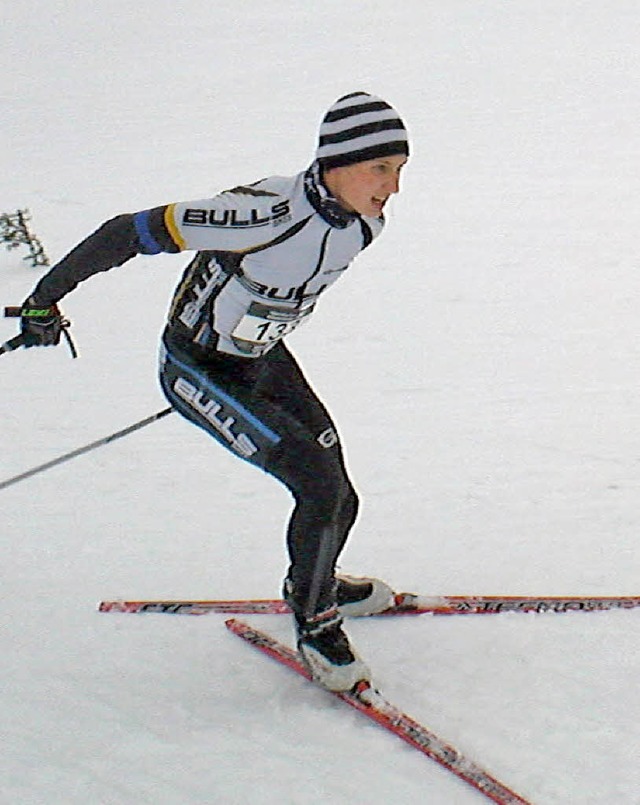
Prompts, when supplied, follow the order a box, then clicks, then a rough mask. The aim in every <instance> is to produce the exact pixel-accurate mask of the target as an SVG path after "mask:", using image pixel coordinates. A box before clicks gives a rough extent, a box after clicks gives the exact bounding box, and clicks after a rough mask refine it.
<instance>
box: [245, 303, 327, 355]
mask: <svg viewBox="0 0 640 805" xmlns="http://www.w3.org/2000/svg"><path fill="white" fill-rule="evenodd" d="M313 307H314V306H313V305H308V306H307V307H305V308H297V309H295V310H287V309H286V308H272V307H268V306H267V305H263V304H261V303H260V302H252V303H251V304H250V305H249V309H248V310H247V312H246V313H245V314H244V316H243V317H242V318H241V319H240V321H239V322H238V323H237V324H236V326H235V328H234V330H233V332H232V333H231V337H232V338H233V341H234V343H235V345H236V346H237V347H238V349H241V350H243V351H244V352H250V353H251V354H264V353H265V352H267V351H268V350H269V349H271V347H273V346H274V345H275V344H277V342H278V341H280V339H281V338H284V337H285V336H286V335H289V333H291V332H293V331H294V330H295V329H296V327H299V326H300V325H301V324H302V323H303V322H304V321H305V320H306V318H307V317H308V316H310V315H311V312H312V311H313Z"/></svg>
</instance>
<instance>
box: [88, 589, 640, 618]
mask: <svg viewBox="0 0 640 805" xmlns="http://www.w3.org/2000/svg"><path fill="white" fill-rule="evenodd" d="M636 607H640V596H618V595H616V596H608V597H605V596H518V595H443V596H426V595H415V594H414V593H397V594H396V596H395V603H394V604H393V606H391V607H389V609H386V610H385V611H384V612H380V613H379V615H425V614H428V615H491V614H499V613H501V612H524V613H527V612H538V613H540V612H558V613H563V612H603V611H606V610H612V609H634V608H636ZM98 610H99V611H100V612H128V613H138V614H141V613H149V612H151V613H164V614H169V615H207V614H210V613H218V614H222V615H282V614H285V613H288V612H290V611H291V610H290V609H289V606H288V605H287V604H286V603H285V602H284V601H283V600H282V599H278V598H264V599H260V598H254V599H242V600H237V601H233V600H228V601H227V600H221V599H219V600H208V601H206V600H205V601H198V600H193V601H191V600H180V599H175V600H174V599H165V600H157V601H154V600H147V601H118V600H116V601H101V602H100V603H99V604H98ZM376 617H377V616H376Z"/></svg>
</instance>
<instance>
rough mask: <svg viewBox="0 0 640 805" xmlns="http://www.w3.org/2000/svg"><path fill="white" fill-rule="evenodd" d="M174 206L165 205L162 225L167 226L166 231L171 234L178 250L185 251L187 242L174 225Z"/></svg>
mask: <svg viewBox="0 0 640 805" xmlns="http://www.w3.org/2000/svg"><path fill="white" fill-rule="evenodd" d="M175 208H176V205H175V204H168V205H167V209H166V210H165V211H164V225H165V226H166V227H167V232H168V233H169V234H170V235H171V239H172V240H173V242H174V243H175V244H176V246H177V247H178V248H179V249H180V251H185V249H186V248H187V244H186V242H185V239H184V238H183V237H182V235H181V234H180V230H179V229H178V227H177V226H176V219H175Z"/></svg>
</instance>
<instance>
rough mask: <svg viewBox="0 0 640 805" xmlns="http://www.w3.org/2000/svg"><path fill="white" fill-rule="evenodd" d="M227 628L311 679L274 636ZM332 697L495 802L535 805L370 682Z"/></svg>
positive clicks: (233, 624)
mask: <svg viewBox="0 0 640 805" xmlns="http://www.w3.org/2000/svg"><path fill="white" fill-rule="evenodd" d="M226 626H227V628H228V629H229V630H230V631H231V632H233V634H236V635H238V636H239V637H241V638H242V639H243V640H245V641H246V642H247V643H249V644H250V645H252V646H254V647H255V648H257V649H259V650H260V651H261V652H262V653H263V654H266V655H267V656H269V657H272V658H273V659H274V660H277V661H278V662H280V663H282V664H283V665H286V666H287V667H289V668H291V669H292V670H293V671H295V672H296V673H298V674H300V675H301V676H303V677H305V678H306V679H311V677H310V674H309V672H308V671H307V669H306V667H305V666H304V665H303V664H302V662H301V661H300V659H299V656H298V654H297V653H296V652H295V651H293V649H291V648H289V647H288V646H285V645H284V644H283V643H280V642H279V641H278V640H276V639H275V638H273V637H271V635H268V634H265V633H264V632H261V631H258V630H257V629H254V628H252V627H251V626H248V625H247V624H246V623H243V622H242V621H239V620H236V619H235V618H232V619H230V620H227V621H226ZM327 692H329V691H327ZM331 695H333V696H337V697H338V698H339V699H342V701H343V702H346V703H347V704H349V705H351V707H354V708H355V709H356V710H358V711H359V712H361V713H362V714H363V715H365V716H366V717H367V718H369V719H371V720H372V721H374V722H376V723H377V724H379V725H380V726H382V727H384V728H385V729H386V730H388V731H389V732H391V733H393V734H394V735H397V736H398V737H399V738H401V739H402V740H403V741H406V742H407V743H408V744H410V745H411V746H413V747H414V749H417V750H418V751H419V752H422V754H424V755H426V756H427V757H429V758H431V759H432V760H435V761H436V762H437V763H439V764H440V765H441V766H444V768H446V769H447V770H448V771H450V772H452V773H453V774H454V775H455V776H456V777H458V778H459V779H460V780H462V781H464V782H465V783H467V784H468V785H470V786H472V787H473V788H475V789H476V790H477V791H479V792H480V793H482V794H484V796H485V797H487V798H488V799H490V800H491V801H492V802H497V803H499V804H500V805H531V803H530V802H529V801H528V800H526V799H524V798H523V797H521V796H520V795H519V794H517V793H516V792H515V791H513V790H512V789H511V788H509V787H508V786H506V785H505V784H504V783H502V782H500V780H498V779H497V778H496V777H494V776H493V775H492V774H490V773H489V772H488V771H486V770H485V769H483V768H482V767H481V766H479V765H478V764H477V763H475V762H474V761H473V760H471V759H470V758H468V757H466V756H465V755H463V754H462V752H461V751H460V750H459V749H457V748H456V747H454V746H452V745H451V744H449V743H447V742H446V741H444V740H443V739H442V738H440V737H439V736H438V735H436V734H435V733H434V732H432V731H431V730H430V729H429V728H428V727H426V726H424V724H420V723H419V722H417V721H415V720H414V719H413V718H411V717H410V716H408V715H407V714H406V713H404V712H402V711H401V710H399V709H398V708H397V707H395V706H394V705H393V704H391V703H390V702H389V701H387V700H386V699H385V698H384V697H383V696H382V695H381V694H380V693H379V692H378V691H377V690H375V688H373V687H372V686H371V685H370V684H369V683H368V682H365V681H362V682H360V683H358V685H357V686H356V687H355V689H354V690H352V691H349V692H346V693H333V692H331Z"/></svg>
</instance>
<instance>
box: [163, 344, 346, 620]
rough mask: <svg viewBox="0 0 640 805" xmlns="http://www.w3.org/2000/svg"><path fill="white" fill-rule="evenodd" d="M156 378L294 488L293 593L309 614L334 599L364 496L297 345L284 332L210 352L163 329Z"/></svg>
mask: <svg viewBox="0 0 640 805" xmlns="http://www.w3.org/2000/svg"><path fill="white" fill-rule="evenodd" d="M160 384H161V386H162V389H163V391H164V393H165V395H166V397H167V399H168V400H169V402H170V403H171V405H172V406H173V407H174V408H175V409H176V410H177V411H178V412H179V413H181V414H182V415H183V416H184V417H186V418H187V419H188V420H190V421H191V422H193V423H195V424H196V425H199V426H200V427H201V428H204V430H206V431H207V433H209V434H210V435H211V436H213V437H214V438H215V439H216V440H217V441H218V442H220V443H221V444H223V445H224V446H225V447H227V448H228V449H230V450H232V451H233V452H235V453H236V454H237V455H239V456H241V457H242V458H244V459H246V460H247V461H249V462H251V463H252V464H255V465H256V466H259V467H261V468H262V469H264V470H265V471H266V472H267V473H269V474H270V475H273V476H274V477H275V478H277V479H278V480H279V481H281V482H282V483H283V484H284V485H285V486H286V487H287V488H288V489H289V490H290V492H291V494H292V495H293V498H294V501H295V507H294V509H293V513H292V515H291V518H290V520H289V524H288V529H287V547H288V551H289V557H290V562H291V566H290V568H289V573H288V578H289V579H290V580H291V582H292V585H291V586H292V589H293V595H292V601H291V603H292V605H293V607H294V610H295V611H296V614H298V615H303V616H306V615H311V614H314V613H316V612H321V611H323V610H324V609H326V608H328V607H330V606H332V605H333V604H334V603H335V589H334V588H335V584H334V573H335V565H336V561H337V559H338V556H339V554H340V552H341V550H342V548H343V547H344V544H345V541H346V539H347V535H348V533H349V530H350V528H351V526H352V525H353V523H354V521H355V519H356V515H357V511H358V497H357V494H356V491H355V489H354V487H353V484H352V483H351V481H350V479H349V476H348V474H347V470H346V467H345V462H344V456H343V452H342V448H341V445H340V441H339V437H338V435H337V433H336V430H335V427H334V424H333V422H332V420H331V417H330V415H329V413H328V412H327V410H326V409H325V407H324V406H323V405H322V403H321V402H320V400H319V399H318V397H317V396H316V394H315V393H314V391H313V389H312V388H311V386H310V385H309V383H308V382H307V380H306V379H305V377H304V376H303V374H302V372H301V370H300V368H299V366H298V364H297V362H296V360H295V358H294V357H293V355H292V354H291V353H290V352H289V350H288V349H287V348H286V347H285V346H284V344H283V343H282V342H280V343H278V344H277V345H276V346H275V347H273V348H272V349H271V350H270V351H269V352H268V353H267V354H266V355H264V356H262V357H261V358H257V359H250V358H237V359H236V358H234V357H232V356H230V357H228V358H227V357H222V358H218V357H215V358H214V359H212V360H204V359H201V358H198V357H197V356H195V355H194V354H193V353H191V352H190V351H189V350H188V349H181V348H180V347H178V346H176V345H175V344H173V343H172V341H171V338H167V337H165V340H164V348H163V354H162V359H161V366H160Z"/></svg>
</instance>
